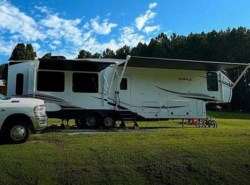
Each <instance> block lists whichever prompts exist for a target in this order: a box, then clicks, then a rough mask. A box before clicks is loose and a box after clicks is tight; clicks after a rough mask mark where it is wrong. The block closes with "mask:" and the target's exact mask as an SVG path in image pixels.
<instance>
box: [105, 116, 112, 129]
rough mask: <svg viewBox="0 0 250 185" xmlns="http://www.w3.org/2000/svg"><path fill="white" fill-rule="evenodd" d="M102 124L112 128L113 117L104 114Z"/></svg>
mask: <svg viewBox="0 0 250 185" xmlns="http://www.w3.org/2000/svg"><path fill="white" fill-rule="evenodd" d="M103 126H104V127H105V128H113V127H114V126H115V119H114V117H113V116H109V115H108V116H105V117H104V119H103Z"/></svg>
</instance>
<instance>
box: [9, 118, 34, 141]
mask: <svg viewBox="0 0 250 185" xmlns="http://www.w3.org/2000/svg"><path fill="white" fill-rule="evenodd" d="M5 134H6V137H7V139H8V141H10V142H11V143H13V144H20V143H25V142H26V141H27V140H28V139H29V137H30V134H31V131H30V128H29V126H28V125H27V123H26V122H24V121H14V122H12V123H10V125H8V127H7V129H6V133H5Z"/></svg>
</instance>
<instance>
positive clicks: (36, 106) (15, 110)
mask: <svg viewBox="0 0 250 185" xmlns="http://www.w3.org/2000/svg"><path fill="white" fill-rule="evenodd" d="M46 127H47V115H46V106H45V103H44V101H43V100H39V99H35V98H7V97H6V96H4V95H2V94H0V134H1V136H3V138H4V139H7V141H10V142H12V143H24V142H26V141H27V140H28V139H29V137H30V134H31V133H36V132H39V131H41V130H42V129H44V128H46Z"/></svg>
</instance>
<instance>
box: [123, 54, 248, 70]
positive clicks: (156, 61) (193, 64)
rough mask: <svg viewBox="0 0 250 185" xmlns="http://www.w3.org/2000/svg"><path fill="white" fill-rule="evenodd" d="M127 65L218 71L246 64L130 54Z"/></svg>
mask: <svg viewBox="0 0 250 185" xmlns="http://www.w3.org/2000/svg"><path fill="white" fill-rule="evenodd" d="M121 65H124V64H121ZM127 66H128V67H143V68H160V69H181V70H204V71H218V70H226V69H233V68H237V67H240V66H243V67H246V66H248V64H245V63H228V62H213V61H198V60H182V59H168V58H148V57H137V56H131V58H130V60H129V61H128V64H127Z"/></svg>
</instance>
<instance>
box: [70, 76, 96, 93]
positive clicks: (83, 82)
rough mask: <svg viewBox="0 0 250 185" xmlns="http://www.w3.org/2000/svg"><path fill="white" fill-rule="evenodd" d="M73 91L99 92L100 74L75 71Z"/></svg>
mask: <svg viewBox="0 0 250 185" xmlns="http://www.w3.org/2000/svg"><path fill="white" fill-rule="evenodd" d="M72 84H73V87H72V88H73V92H86V93H97V92H98V75H97V74H95V73H73V83H72Z"/></svg>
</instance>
